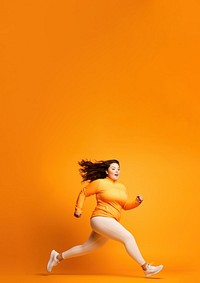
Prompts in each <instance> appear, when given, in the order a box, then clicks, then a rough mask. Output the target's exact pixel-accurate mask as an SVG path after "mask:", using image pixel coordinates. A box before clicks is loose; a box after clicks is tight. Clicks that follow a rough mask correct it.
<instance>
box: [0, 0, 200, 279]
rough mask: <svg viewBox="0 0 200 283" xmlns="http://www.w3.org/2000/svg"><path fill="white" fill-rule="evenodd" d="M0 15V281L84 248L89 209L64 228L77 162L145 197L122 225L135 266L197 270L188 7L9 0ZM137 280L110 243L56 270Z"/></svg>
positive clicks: (195, 76)
mask: <svg viewBox="0 0 200 283" xmlns="http://www.w3.org/2000/svg"><path fill="white" fill-rule="evenodd" d="M1 13H2V15H1V24H0V34H1V46H0V48H1V55H0V56H1V59H0V62H1V74H0V77H1V85H0V93H1V104H0V107H1V108H0V113H1V119H0V127H1V181H0V182H1V184H0V185H1V210H2V212H1V216H0V217H1V240H0V241H1V246H2V252H1V257H0V261H1V262H0V269H1V271H2V272H7V273H12V272H22V273H33V272H35V273H39V272H45V267H46V262H47V260H48V257H49V252H50V250H51V249H52V248H55V249H56V250H58V251H64V250H66V249H68V248H69V247H71V246H73V245H75V244H79V243H82V242H83V241H85V240H86V239H87V237H88V235H89V233H90V227H89V217H90V214H91V211H92V209H93V207H94V204H95V199H94V198H92V197H91V198H89V199H87V201H86V203H85V206H84V214H83V216H82V218H81V219H76V218H74V217H73V210H74V204H75V200H76V197H77V195H78V193H79V190H80V188H81V187H82V184H81V178H80V176H79V173H78V165H77V162H78V161H79V160H80V159H82V158H87V159H92V160H99V159H110V158H117V159H119V160H120V162H121V177H120V180H121V182H123V183H124V184H125V185H126V186H127V189H128V191H129V193H130V195H131V196H132V197H135V196H136V195H137V194H142V195H143V196H144V198H145V201H144V203H143V204H142V206H141V207H139V208H137V209H135V210H133V211H128V212H124V213H123V217H122V221H121V222H122V224H124V225H125V227H127V229H129V230H130V231H132V232H133V234H134V236H135V237H136V239H137V242H138V245H139V247H140V249H141V252H142V254H143V255H144V257H145V258H146V259H147V261H154V263H155V264H160V263H163V264H164V265H165V270H169V271H170V270H171V271H173V270H195V269H197V267H198V268H199V262H198V259H199V252H200V245H199V242H198V240H199V238H200V235H199V206H198V205H199V196H200V193H199V167H200V166H199V164H200V131H199V130H200V124H199V123H200V115H199V102H200V98H199V91H200V87H199V65H200V55H199V50H200V17H199V13H200V4H199V2H198V1H194V0H193V1H189V2H188V1H185V0H183V1H171V0H170V1H169V0H162V1H158V0H157V1H128V0H124V1H117V0H115V1H114V0H113V1H111V0H109V1H108V0H102V1H90V0H84V1H64V0H58V1H56V2H54V1H38V0H36V1H31V2H29V1H25V0H24V1H22V0H20V1H11V0H10V1H2V2H1ZM2 255H3V256H2ZM77 267H78V268H77ZM135 270H138V266H137V264H136V263H135V262H134V261H133V260H132V259H131V258H130V257H129V256H128V255H127V253H126V252H125V250H124V248H123V247H122V246H121V244H119V243H117V242H112V241H110V242H109V243H108V244H107V245H106V246H104V247H103V248H102V249H101V250H99V251H97V252H95V253H94V254H91V255H87V256H85V257H81V258H76V259H71V260H68V261H65V262H63V263H62V264H61V265H60V266H59V267H57V272H61V273H62V272H65V273H69V274H78V273H80V274H83V273H84V274H87V273H94V274H95V273H98V272H100V271H101V272H102V273H110V274H112V273H115V274H117V273H121V274H125V273H129V274H133V273H134V271H135Z"/></svg>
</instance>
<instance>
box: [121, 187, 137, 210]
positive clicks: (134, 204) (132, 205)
mask: <svg viewBox="0 0 200 283" xmlns="http://www.w3.org/2000/svg"><path fill="white" fill-rule="evenodd" d="M125 190H126V188H125ZM126 193H127V190H126ZM127 196H128V193H127ZM140 204H141V203H140V202H139V201H138V200H137V199H135V200H130V199H129V198H128V200H127V201H126V202H125V204H124V206H123V209H124V210H130V209H133V208H136V207H138V206H139V205H140Z"/></svg>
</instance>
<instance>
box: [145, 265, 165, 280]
mask: <svg viewBox="0 0 200 283" xmlns="http://www.w3.org/2000/svg"><path fill="white" fill-rule="evenodd" d="M162 269H163V265H162V266H161V267H160V269H158V270H157V271H155V272H152V273H148V274H146V277H150V276H152V275H155V274H157V273H158V272H160V271H161V270H162Z"/></svg>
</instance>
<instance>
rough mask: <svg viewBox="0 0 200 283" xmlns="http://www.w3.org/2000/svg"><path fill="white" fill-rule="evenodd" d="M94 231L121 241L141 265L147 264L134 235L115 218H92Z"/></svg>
mask: <svg viewBox="0 0 200 283" xmlns="http://www.w3.org/2000/svg"><path fill="white" fill-rule="evenodd" d="M90 223H91V227H92V229H93V230H94V231H95V232H97V233H98V234H101V235H102V236H104V237H107V238H110V239H113V240H117V241H120V242H122V243H123V244H124V246H125V248H126V250H127V252H128V254H129V255H130V256H131V257H132V258H133V259H134V260H135V261H136V262H137V263H138V264H139V265H140V266H143V265H144V264H145V263H146V262H145V260H144V258H143V257H142V255H141V253H140V250H139V248H138V246H137V243H136V241H135V238H134V237H133V235H132V234H131V233H130V232H129V231H128V230H126V229H125V228H124V227H123V226H122V225H121V224H120V223H119V222H118V221H116V220H115V219H114V218H108V217H101V216H96V217H93V218H91V222H90Z"/></svg>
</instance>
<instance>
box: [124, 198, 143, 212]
mask: <svg viewBox="0 0 200 283" xmlns="http://www.w3.org/2000/svg"><path fill="white" fill-rule="evenodd" d="M140 204H141V203H140V202H139V201H137V200H133V201H127V202H126V203H125V204H124V206H123V209H124V210H129V209H133V208H136V207H138V206H139V205H140Z"/></svg>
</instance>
